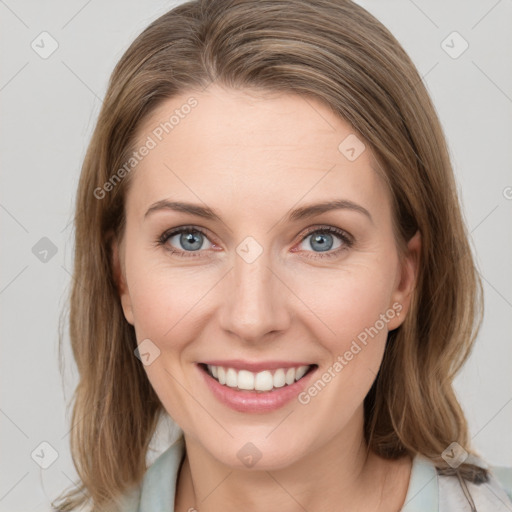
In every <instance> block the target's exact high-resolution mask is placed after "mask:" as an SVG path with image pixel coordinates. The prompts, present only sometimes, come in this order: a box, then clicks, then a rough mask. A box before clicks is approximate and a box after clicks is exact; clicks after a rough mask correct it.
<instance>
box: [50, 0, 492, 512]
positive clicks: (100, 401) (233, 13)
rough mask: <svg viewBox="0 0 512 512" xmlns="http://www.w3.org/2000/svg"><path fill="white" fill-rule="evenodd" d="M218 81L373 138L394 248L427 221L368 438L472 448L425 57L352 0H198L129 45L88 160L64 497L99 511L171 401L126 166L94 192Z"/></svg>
mask: <svg viewBox="0 0 512 512" xmlns="http://www.w3.org/2000/svg"><path fill="white" fill-rule="evenodd" d="M214 82H215V83H218V84H221V85H222V86H224V87H227V88H231V89H253V90H261V91H270V92H272V91H273V92H277V93H284V94H286V93H288V94H301V95H304V97H306V96H310V97H314V98H316V99H319V100H320V101H322V102H323V103H324V104H325V105H327V106H328V107H329V108H330V109H332V111H333V112H335V113H336V114H337V115H339V116H340V117H341V118H342V119H344V120H345V121H347V122H348V123H350V125H351V126H352V127H353V130H354V133H357V134H358V136H359V137H360V138H361V139H362V140H364V141H365V144H368V146H369V147H370V148H371V150H372V154H373V156H374V159H375V161H376V162H377V164H378V167H379V169H380V170H381V172H383V174H384V175H385V177H386V181H387V183H388V185H389V189H390V191H391V197H392V200H393V214H394V223H395V231H396V238H397V246H398V247H402V248H403V247H404V246H405V243H406V242H407V241H408V240H409V239H410V238H411V236H412V235H413V234H414V233H415V232H416V231H419V232H420V233H421V238H422V248H421V255H420V265H419V272H418V275H417V284H416V289H415V291H414V293H413V300H412V304H411V309H410V311H409V312H408V314H407V317H406V319H405V320H404V323H403V324H402V325H401V326H400V327H399V328H397V329H395V330H394V331H392V332H390V333H389V335H388V341H387V345H386V350H385V354H384V358H383V362H382V365H381V368H380V371H379V373H378V375H377V378H376V380H375V382H374V384H373V386H372V388H371V390H370V392H369V393H368V395H367V397H366V398H365V403H364V405H365V438H366V440H367V443H368V447H369V449H371V450H373V451H374V452H375V453H377V454H379V455H381V456H383V457H386V458H390V459H392V458H398V457H401V456H403V455H405V454H409V455H410V456H414V455H415V454H422V455H424V456H426V457H428V458H429V459H431V460H432V461H433V462H434V463H435V465H436V466H437V467H438V468H439V469H440V470H441V471H445V472H449V471H450V470H451V468H450V466H449V465H448V464H447V463H446V462H445V460H444V459H443V458H442V456H441V454H442V452H443V451H444V450H445V449H446V448H447V447H448V446H449V445H450V443H452V442H453V441H456V442H458V443H459V444H460V445H461V446H463V447H464V448H465V449H466V450H467V451H468V452H471V447H470V446H469V443H470V438H469V435H468V427H467V423H466V419H465V417H464V414H463V412H462V410H461V407H460V405H459V402H458V401H457V398H456V396H455V393H454V390H453V385H452V383H453V378H454V376H455V374H456V373H457V371H458V370H459V369H460V367H461V365H462V364H463V363H464V361H465V360H466V359H467V357H468V355H469V353H470V350H471V347H472V345H473V342H474V340H475V337H476V334H477V332H478V328H479V325H480V322H481V318H482V286H481V282H480V280H479V276H478V274H477V271H476V268H475V265H474V262H473V258H472V253H471V250H470V246H469V243H468V236H467V230H466V227H465V225H464V222H463V219H462V215H461V210H460V206H459V200H458V197H457V193H456V186H455V182H454V176H453V170H452V167H451V163H450V158H449V154H448V150H447V146H446V142H445V138H444V134H443V131H442V128H441V126H440V122H439V120H438V117H437V114H436V111H435V109H434V107H433V105H432V103H431V100H430V98H429V95H428V93H427V91H426V88H425V86H424V84H423V82H422V79H421V77H420V75H419V74H418V71H417V70H416V68H415V66H414V64H413V63H412V62H411V60H410V58H409V57H408V56H407V54H406V53H405V51H404V50H403V49H402V47H401V46H400V44H399V43H398V41H397V40H396V39H395V38H394V37H393V35H392V34H391V33H390V32H389V31H388V30H387V29H386V28H385V27H384V26H383V25H382V24H381V23H380V22H379V21H378V20H377V19H375V18H374V17H373V16H372V15H371V14H369V13H368V12H367V11H366V10H364V9H363V8H362V7H360V6H358V5H357V4H355V3H352V2H350V1H348V0H197V1H191V2H187V3H184V4H181V5H179V6H178V7H176V8H174V9H173V10H171V11H170V12H168V13H166V14H164V15H163V16H161V17H160V18H158V19H157V20H156V21H154V22H153V23H152V24H151V25H150V26H149V27H148V28H147V29H145V30H144V31H143V32H142V33H141V34H140V35H139V36H138V37H137V38H136V40H135V41H134V42H133V43H132V45H131V46H130V47H129V48H128V50H127V51H126V52H125V54H124V55H123V56H122V58H121V60H120V61H119V63H118V64H117V66H116V67H115V69H114V71H113V74H112V76H111V79H110V82H109V86H108V90H107V93H106V97H105V100H104V103H103V107H102V110H101V112H100V115H99V119H98V122H97V125H96V128H95V131H94V133H93V136H92V139H91V141H90V144H89V147H88V151H87V154H86V157H85V161H84V163H83V167H82V172H81V176H80V182H79V186H78V192H77V199H76V213H75V256H74V258H75V259H74V274H73V277H74V279H73V283H72V290H71V298H70V337H71V345H72V350H73V355H74V359H75V361H76V364H77V368H78V372H79V383H78V386H77V389H76V391H75V395H74V405H73V414H72V424H73V425H74V427H73V429H72V432H71V441H70V442H71V453H72V457H73V460H74V463H75V467H76V469H77V472H78V475H79V477H80V479H81V483H80V486H79V487H78V488H76V489H74V490H72V491H70V492H69V493H68V494H67V495H66V496H65V497H64V498H62V502H61V504H60V505H54V506H57V507H58V510H61V511H69V510H74V509H75V508H76V507H78V506H80V505H83V504H85V503H86V502H89V503H90V504H92V506H93V507H94V509H95V510H98V509H101V508H102V507H103V506H106V505H108V504H109V503H114V501H115V498H116V497H117V496H119V495H121V494H123V493H126V492H127V491H128V490H129V489H130V488H132V487H133V488H135V487H136V486H137V485H139V484H140V482H141V480H142V477H143V475H144V473H145V471H146V462H145V455H146V451H147V449H148V445H149V442H150V440H151V438H152V435H153V433H154V431H155V427H156V423H157V419H158V416H159V413H160V412H162V411H163V406H162V404H161V402H160V400H159V399H158V397H157V395H156V393H155V391H154V390H153V389H152V387H151V385H150V383H149V381H148V378H147V375H146V373H145V371H144V369H143V366H142V364H141V363H140V361H139V360H138V359H137V358H136V357H135V356H134V349H135V348H136V346H137V340H136V337H135V332H134V329H133V327H132V326H131V325H130V324H129V323H128V322H127V321H126V319H125V318H124V315H123V310H122V308H121V303H120V299H119V294H118V290H117V288H116V280H115V276H114V273H113V268H112V265H111V258H112V255H111V250H110V241H111V236H112V233H114V236H117V237H121V236H122V233H123V228H124V198H125V197H126V191H127V188H128V185H129V183H130V181H131V180H130V175H128V176H127V177H126V178H124V179H121V180H119V182H116V183H115V186H113V187H111V188H112V190H109V191H108V192H107V193H105V194H103V195H102V197H100V198H97V197H98V194H97V193H96V194H95V192H94V191H95V190H98V187H102V186H103V184H104V183H106V182H108V181H109V180H111V179H112V177H113V175H114V174H115V173H116V171H117V170H118V169H120V168H121V167H122V166H123V163H124V162H126V161H127V159H128V158H129V155H130V154H131V152H132V151H133V150H134V144H135V142H136V137H137V129H138V128H139V127H140V126H141V123H142V122H143V121H144V120H145V119H147V118H148V116H149V115H150V114H151V113H152V112H153V111H154V110H155V108H156V107H157V106H159V105H160V104H161V103H162V102H163V101H164V100H166V99H168V98H171V97H173V96H174V95H177V94H181V93H185V94H186V93H189V92H190V93H192V92H193V91H200V90H202V89H204V88H205V87H207V86H208V85H210V84H212V83H214ZM340 142H341V141H340ZM132 172H136V170H135V171H132ZM459 471H460V473H461V474H462V475H463V477H464V478H469V479H472V480H475V481H478V480H479V479H480V480H485V478H486V476H487V474H486V472H485V470H483V469H482V470H480V469H479V468H478V466H474V465H472V464H462V465H461V466H460V467H459Z"/></svg>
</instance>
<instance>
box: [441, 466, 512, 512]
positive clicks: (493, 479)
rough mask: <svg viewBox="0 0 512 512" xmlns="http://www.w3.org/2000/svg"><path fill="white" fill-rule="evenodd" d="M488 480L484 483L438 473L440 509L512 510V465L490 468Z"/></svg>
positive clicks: (442, 511) (496, 511)
mask: <svg viewBox="0 0 512 512" xmlns="http://www.w3.org/2000/svg"><path fill="white" fill-rule="evenodd" d="M488 469H489V471H490V473H489V481H488V482H485V483H481V484H476V483H472V482H468V481H466V480H459V478H458V477H457V476H439V477H438V485H439V512H445V511H446V512H448V511H452V510H461V511H463V510H464V511H465V510H468V511H472V510H478V512H491V511H492V512H509V511H510V510H512V497H511V496H512V491H511V486H510V482H511V479H512V468H493V467H489V468H488Z"/></svg>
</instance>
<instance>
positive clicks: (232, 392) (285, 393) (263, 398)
mask: <svg viewBox="0 0 512 512" xmlns="http://www.w3.org/2000/svg"><path fill="white" fill-rule="evenodd" d="M197 368H198V370H199V372H200V373H201V374H202V375H203V378H204V379H205V382H206V385H207V386H208V387H209V388H210V390H211V392H212V393H213V395H214V396H215V397H216V398H217V399H218V400H219V401H220V402H222V403H223V404H225V405H227V406H228V407H231V409H234V410H235V411H238V412H250V413H265V412H271V411H275V410H277V409H279V408H280V407H283V406H284V405H285V404H287V403H288V402H290V401H291V400H293V399H294V398H296V397H297V396H298V395H299V393H301V392H302V391H303V390H304V388H305V387H306V385H307V383H308V382H309V380H310V379H311V376H312V375H313V374H314V373H315V371H316V368H314V369H313V370H310V371H309V373H307V374H306V375H305V376H304V377H302V379H299V380H297V381H295V382H294V383H293V384H290V385H289V386H286V385H285V386H283V387H282V388H274V389H273V390H272V391H266V392H260V391H238V390H237V389H236V388H230V387H228V386H223V385H222V384H221V383H220V382H218V381H217V380H216V379H214V378H213V377H211V376H210V375H209V374H208V373H207V372H206V371H205V370H203V369H202V368H201V366H199V365H197Z"/></svg>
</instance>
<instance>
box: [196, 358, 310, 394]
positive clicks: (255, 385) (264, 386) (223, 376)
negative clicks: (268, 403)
mask: <svg viewBox="0 0 512 512" xmlns="http://www.w3.org/2000/svg"><path fill="white" fill-rule="evenodd" d="M206 366H207V367H208V371H209V372H210V374H211V375H213V377H215V378H216V379H217V380H218V381H219V382H220V383H221V384H224V385H226V386H229V387H230V388H236V387H238V388H239V389H245V390H249V391H250V390H256V391H270V390H271V389H272V388H281V387H283V386H284V385H285V384H287V385H290V384H293V383H294V382H295V381H296V380H299V379H300V378H302V377H304V375H305V373H306V372H307V371H308V369H309V366H299V367H297V368H279V369H277V370H275V372H274V374H272V372H271V371H270V370H264V371H262V372H258V373H253V372H250V371H248V370H239V371H237V370H235V369H234V368H224V367H223V366H214V365H211V364H208V365H206Z"/></svg>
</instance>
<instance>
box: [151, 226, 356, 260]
mask: <svg viewBox="0 0 512 512" xmlns="http://www.w3.org/2000/svg"><path fill="white" fill-rule="evenodd" d="M191 232H192V233H200V234H201V235H203V236H204V237H206V238H208V237H207V235H206V233H204V231H202V230H201V229H199V228H197V227H195V226H182V227H180V228H177V229H171V230H168V231H165V232H164V233H162V235H160V236H159V237H158V239H157V240H156V245H157V246H162V247H165V249H166V250H168V251H169V252H170V253H171V254H174V255H176V256H179V257H180V258H194V257H199V256H201V252H202V251H178V250H176V249H173V248H170V247H169V246H166V243H167V241H168V240H169V238H172V237H173V236H175V235H179V234H181V233H191ZM313 233H332V234H335V235H336V236H338V237H339V238H340V239H341V241H342V242H343V244H344V245H342V246H341V247H339V248H338V249H335V250H333V251H326V252H324V253H321V252H317V253H314V254H316V256H306V258H312V259H323V258H333V257H336V256H338V255H339V254H340V253H341V252H343V251H345V250H347V249H350V248H351V247H352V246H353V245H354V240H353V238H352V236H351V235H349V234H348V233H347V232H346V231H343V230H342V229H339V228H335V227H333V226H321V227H318V226H314V227H313V228H311V229H310V230H309V231H308V232H307V233H305V234H304V236H303V237H302V239H301V240H300V241H301V242H303V241H304V239H306V238H307V237H308V236H309V235H311V234H313ZM297 252H298V251H297Z"/></svg>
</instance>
